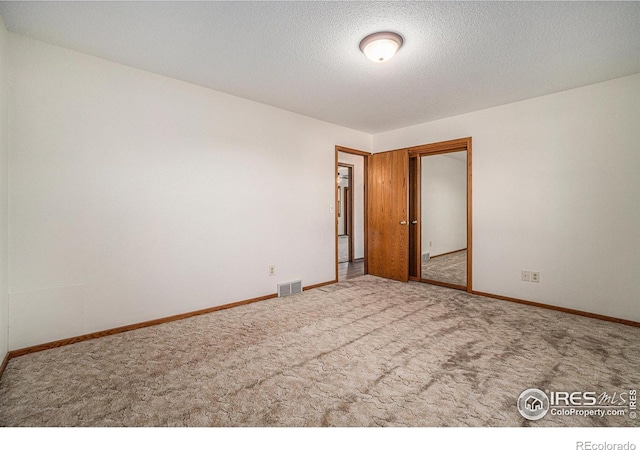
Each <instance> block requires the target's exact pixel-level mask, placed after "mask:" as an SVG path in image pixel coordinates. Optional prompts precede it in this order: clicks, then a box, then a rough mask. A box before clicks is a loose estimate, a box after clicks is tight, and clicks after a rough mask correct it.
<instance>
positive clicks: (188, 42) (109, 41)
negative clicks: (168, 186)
mask: <svg viewBox="0 0 640 450" xmlns="http://www.w3.org/2000/svg"><path fill="white" fill-rule="evenodd" d="M0 14H2V16H3V17H4V19H5V22H6V24H7V28H8V29H9V31H12V32H15V33H18V34H21V35H24V36H28V37H31V38H34V39H38V40H41V41H44V42H48V43H51V44H55V45H58V46H61V47H66V48H69V49H73V50H77V51H80V52H83V53H87V54H90V55H94V56H97V57H99V58H103V59H107V60H110V61H114V62H118V63H120V64H124V65H128V66H131V67H136V68H139V69H144V70H147V71H150V72H154V73H158V74H161V75H165V76H168V77H172V78H176V79H180V80H183V81H188V82H191V83H195V84H198V85H202V86H205V87H208V88H211V89H214V90H218V91H222V92H226V93H229V94H232V95H236V96H239V97H243V98H247V99H251V100H254V101H257V102H261V103H265V104H268V105H272V106H276V107H278V108H282V109H285V110H288V111H293V112H297V113H299V114H303V115H306V116H309V117H314V118H316V119H320V120H323V121H327V122H331V123H335V124H339V125H342V126H345V127H348V128H352V129H356V130H360V131H364V132H367V133H372V134H375V133H380V132H383V131H388V130H393V129H397V128H402V127H406V126H409V125H414V124H419V123H424V122H429V121H433V120H436V119H441V118H444V117H451V116H454V115H459V114H463V113H468V112H471V111H477V110H481V109H486V108H489V107H493V106H498V105H502V104H507V103H512V102H515V101H519V100H523V99H527V98H534V97H538V96H541V95H546V94H550V93H553V92H559V91H563V90H567V89H572V88H575V87H579V86H585V85H589V84H593V83H598V82H602V81H606V80H609V79H614V78H619V77H623V76H627V75H631V74H634V73H638V72H640V27H638V23H640V3H638V2H0ZM383 30H388V31H395V32H398V33H400V34H401V35H402V36H403V37H404V45H403V46H402V48H401V49H400V51H399V52H398V54H397V55H396V56H395V57H394V58H393V59H392V60H390V61H389V62H387V63H383V64H375V63H372V62H371V61H369V60H368V59H367V58H366V57H365V56H364V55H363V54H362V52H361V51H360V49H359V48H358V45H359V43H360V41H361V40H362V38H364V37H365V36H367V35H368V34H370V33H372V32H377V31H383Z"/></svg>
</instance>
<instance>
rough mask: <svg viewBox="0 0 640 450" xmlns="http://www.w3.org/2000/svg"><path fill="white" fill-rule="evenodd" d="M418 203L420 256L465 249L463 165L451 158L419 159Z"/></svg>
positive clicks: (465, 174) (465, 193) (465, 166)
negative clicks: (420, 221) (420, 228)
mask: <svg viewBox="0 0 640 450" xmlns="http://www.w3.org/2000/svg"><path fill="white" fill-rule="evenodd" d="M421 172H422V176H421V180H420V191H421V195H420V202H421V205H422V206H421V210H422V211H421V213H422V214H421V217H422V230H421V231H422V232H421V236H422V254H423V255H424V254H426V253H429V255H430V256H431V257H434V256H438V255H442V254H444V253H450V252H454V251H457V250H462V249H465V248H467V163H466V162H465V161H462V160H459V159H454V158H452V157H451V156H449V155H447V154H444V155H433V156H423V157H422V162H421Z"/></svg>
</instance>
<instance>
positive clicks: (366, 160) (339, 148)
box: [333, 145, 371, 283]
mask: <svg viewBox="0 0 640 450" xmlns="http://www.w3.org/2000/svg"><path fill="white" fill-rule="evenodd" d="M338 152H342V153H349V154H350V155H356V156H362V160H363V163H364V167H363V169H364V180H363V186H364V205H363V207H364V211H363V214H364V218H363V219H364V274H365V275H366V274H367V273H369V271H368V264H367V247H368V243H367V230H368V228H367V227H368V217H367V205H368V195H367V184H368V180H369V179H368V173H369V156H371V153H369V152H365V151H362V150H356V149H354V148H349V147H342V146H340V145H336V146H335V168H334V177H333V186H334V191H335V196H334V205H336V206H335V207H334V208H333V209H334V213H335V214H334V223H335V227H334V235H335V258H334V259H335V277H336V278H335V281H336V283H337V282H338V206H337V205H338V183H336V179H337V178H338ZM354 184H355V183H354ZM351 194H352V195H353V189H351ZM351 216H352V217H353V211H352V214H351Z"/></svg>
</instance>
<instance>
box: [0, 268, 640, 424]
mask: <svg viewBox="0 0 640 450" xmlns="http://www.w3.org/2000/svg"><path fill="white" fill-rule="evenodd" d="M639 348H640V329H637V328H632V327H628V326H624V325H618V324H613V323H608V322H603V321H598V320H595V319H588V318H584V317H579V316H573V315H568V314H564V313H559V312H555V311H549V310H545V309H541V308H535V307H529V306H524V305H518V304H514V303H509V302H504V301H499V300H492V299H487V298H482V297H475V296H473V295H469V294H467V293H464V292H461V291H456V290H451V289H445V288H440V287H437V286H430V285H426V284H422V283H398V282H393V281H387V280H383V279H379V278H375V277H371V276H364V277H359V278H356V279H354V280H349V281H345V282H341V283H339V284H335V285H330V286H326V287H324V288H319V289H314V290H310V291H305V292H304V293H302V294H299V295H296V296H291V297H286V298H284V299H273V300H268V301H263V302H259V303H254V304H251V305H246V306H242V307H237V308H233V309H228V310H223V311H219V312H215V313H211V314H207V315H202V316H198V317H194V318H191V319H186V320H182V321H178V322H172V323H169V324H164V325H159V326H155V327H151V328H145V329H140V330H136V331H131V332H127V333H123V334H119V335H114V336H110V337H105V338H100V339H96V340H92V341H86V342H82V343H78V344H75V345H71V346H67V347H62V348H58V349H52V350H48V351H44V352H40V353H35V354H31V355H26V356H23V357H19V358H16V359H12V360H11V361H10V362H9V364H8V366H7V368H6V370H5V373H4V375H3V376H2V378H1V379H0V424H2V425H5V426H366V427H372V426H413V427H417V426H637V425H638V424H640V422H639V421H638V420H637V419H636V420H632V419H630V418H629V417H604V418H599V417H551V415H547V416H546V417H544V418H543V419H541V420H539V421H536V422H530V421H528V420H527V419H524V418H523V417H521V416H520V414H519V413H518V411H517V410H516V401H517V398H518V396H519V395H520V393H521V392H522V391H523V390H524V389H526V388H531V387H537V388H540V389H550V390H571V391H579V390H591V391H608V392H613V391H618V392H620V391H622V390H626V389H629V388H638V387H640V354H639V352H638V349H639Z"/></svg>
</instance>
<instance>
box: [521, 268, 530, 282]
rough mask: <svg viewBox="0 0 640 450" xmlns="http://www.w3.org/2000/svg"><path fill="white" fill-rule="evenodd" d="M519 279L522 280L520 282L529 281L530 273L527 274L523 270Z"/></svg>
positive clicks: (526, 271)
mask: <svg viewBox="0 0 640 450" xmlns="http://www.w3.org/2000/svg"><path fill="white" fill-rule="evenodd" d="M521 279H522V281H529V280H531V272H529V271H528V270H523V271H522V273H521Z"/></svg>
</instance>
